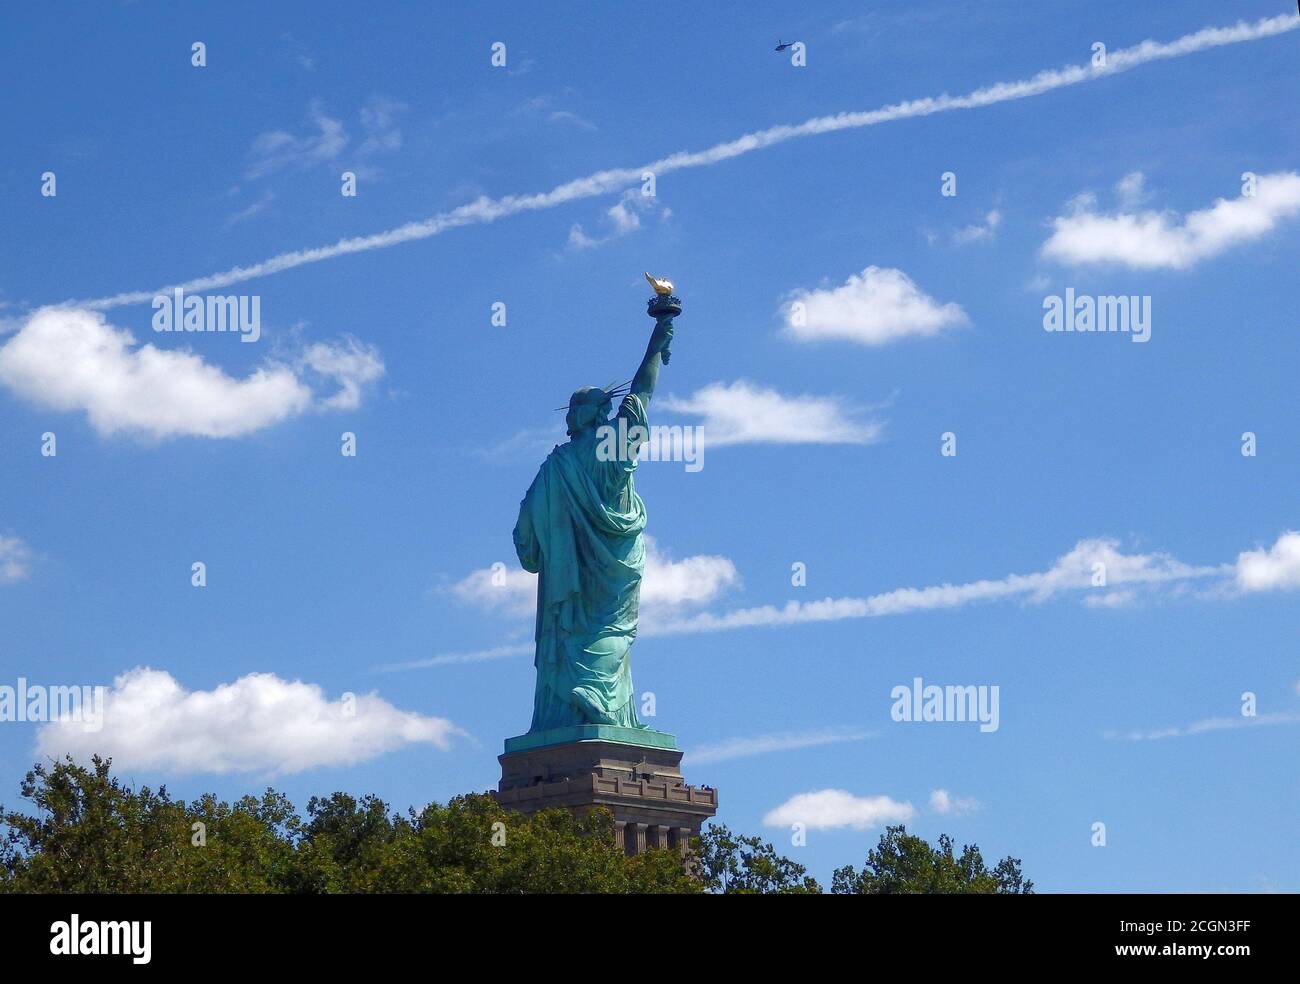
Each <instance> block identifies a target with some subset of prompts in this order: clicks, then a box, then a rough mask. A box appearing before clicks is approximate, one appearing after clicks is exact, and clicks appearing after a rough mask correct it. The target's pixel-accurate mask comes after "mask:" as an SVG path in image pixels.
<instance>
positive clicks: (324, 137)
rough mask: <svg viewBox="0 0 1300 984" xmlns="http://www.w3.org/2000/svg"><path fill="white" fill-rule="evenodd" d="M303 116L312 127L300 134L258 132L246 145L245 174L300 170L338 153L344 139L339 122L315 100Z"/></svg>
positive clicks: (343, 129)
mask: <svg viewBox="0 0 1300 984" xmlns="http://www.w3.org/2000/svg"><path fill="white" fill-rule="evenodd" d="M307 118H308V120H309V122H310V123H311V125H312V127H313V128H314V129H313V130H312V131H311V132H308V133H306V134H303V135H300V136H298V135H294V134H292V133H288V132H287V131H285V130H267V131H266V132H264V133H259V134H258V135H257V136H256V137H255V138H254V139H253V143H252V146H250V147H249V148H248V167H247V169H246V170H245V176H246V177H247V178H249V179H250V180H256V179H257V178H263V177H266V176H267V175H268V174H273V173H275V172H276V171H283V170H301V169H304V168H309V167H313V166H314V165H316V164H322V163H325V162H326V161H332V160H334V159H335V158H336V157H338V155H339V154H340V153H341V152H342V151H343V148H344V147H346V146H347V143H348V134H347V130H346V129H345V128H344V126H343V123H342V122H341V121H339V120H336V119H334V118H333V117H330V116H328V115H326V113H325V111H324V110H323V109H322V108H321V104H320V102H318V101H313V102H312V103H311V105H310V106H309V107H308V109H307Z"/></svg>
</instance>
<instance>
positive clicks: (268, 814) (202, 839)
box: [0, 757, 703, 893]
mask: <svg viewBox="0 0 1300 984" xmlns="http://www.w3.org/2000/svg"><path fill="white" fill-rule="evenodd" d="M110 766H111V762H110V761H109V760H107V759H101V758H98V757H96V758H94V759H93V760H92V765H91V767H90V768H86V767H84V766H81V765H78V764H76V763H75V762H74V761H73V760H72V759H71V758H67V759H65V760H62V761H57V762H54V763H52V764H51V765H50V766H48V767H47V766H44V765H37V766H36V767H35V768H34V769H33V770H32V771H31V772H29V773H28V774H27V776H26V778H25V779H24V781H23V783H22V786H21V792H22V796H23V798H24V799H26V800H27V801H28V802H29V804H30V812H19V811H6V810H3V809H0V827H3V828H4V831H5V836H4V838H3V840H0V891H7V892H49V893H56V892H101V893H119V892H259V893H260V892H294V893H326V892H331V893H332V892H474V893H525V892H548V893H555V892H615V893H631V892H636V893H649V892H699V891H702V890H703V886H702V885H701V884H700V882H699V880H698V879H696V878H694V877H692V876H691V874H690V872H689V871H688V870H687V868H686V866H685V864H684V863H683V860H682V858H681V856H680V855H679V854H678V853H677V852H675V851H670V850H667V849H662V850H659V849H656V850H650V851H647V852H645V853H644V854H641V855H639V856H637V857H634V858H629V857H627V856H626V854H624V852H623V851H622V850H621V849H620V848H619V847H618V846H617V845H616V844H615V840H614V819H613V817H612V816H611V815H610V814H609V812H608V811H605V810H596V811H593V812H592V813H590V814H588V815H586V816H584V817H574V816H572V815H571V814H569V813H568V812H567V811H563V810H548V811H544V812H542V813H539V814H537V815H536V816H533V817H523V816H520V815H519V814H517V813H508V812H506V811H505V810H503V809H502V808H501V807H500V806H499V805H498V804H497V802H496V801H495V800H493V799H492V798H491V797H489V796H480V795H471V796H458V797H456V798H455V799H453V800H452V801H451V802H450V803H448V804H447V805H446V806H440V805H438V804H436V803H435V804H432V805H430V806H428V807H426V808H425V809H424V810H422V811H421V812H419V813H416V812H415V811H414V810H410V811H408V814H407V816H405V817H402V816H397V815H394V814H391V813H390V811H389V808H388V806H387V804H385V803H384V802H383V801H382V800H380V799H378V798H377V797H374V796H365V797H362V798H361V799H359V800H358V799H356V798H355V797H353V796H350V795H348V794H347V793H341V792H339V793H334V794H333V795H331V796H328V797H325V798H316V797H313V798H312V799H311V800H310V801H309V802H308V805H307V813H308V820H307V822H306V823H304V822H303V821H302V819H301V818H300V817H299V816H298V815H297V814H296V813H295V811H294V809H293V804H291V803H290V802H289V801H288V800H287V799H286V798H285V797H284V796H283V795H282V794H280V793H277V792H276V791H275V790H272V789H268V790H267V791H266V792H265V793H264V794H263V795H262V796H261V797H260V798H259V797H253V796H245V797H243V798H242V799H240V800H238V801H237V802H235V803H234V804H227V803H225V802H222V801H220V800H218V799H217V798H216V797H214V796H210V795H205V796H201V797H199V798H198V799H197V800H195V801H193V802H192V803H189V804H187V803H185V802H184V801H180V800H173V799H172V798H171V797H170V795H169V794H168V793H167V790H166V789H165V788H160V789H159V790H158V791H157V792H154V791H152V790H150V789H149V788H148V787H144V788H142V789H140V790H138V791H136V790H133V789H130V788H128V787H126V786H124V785H122V783H121V782H120V781H119V780H118V779H116V778H115V777H113V775H112V774H111V771H110Z"/></svg>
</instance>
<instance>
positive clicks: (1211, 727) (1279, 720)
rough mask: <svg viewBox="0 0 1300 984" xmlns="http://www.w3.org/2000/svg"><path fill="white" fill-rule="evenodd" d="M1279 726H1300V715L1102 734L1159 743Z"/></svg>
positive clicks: (1214, 719)
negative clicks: (1216, 733) (1209, 733)
mask: <svg viewBox="0 0 1300 984" xmlns="http://www.w3.org/2000/svg"><path fill="white" fill-rule="evenodd" d="M1279 724H1300V714H1294V713H1289V712H1278V713H1275V714H1257V715H1256V716H1255V717H1240V716H1239V717H1212V718H1202V719H1201V720H1199V721H1193V722H1192V723H1191V724H1187V725H1179V726H1175V727H1168V728H1152V729H1150V730H1147V731H1106V732H1103V733H1102V737H1104V738H1112V739H1120V740H1123V741H1159V740H1161V739H1164V738H1187V737H1190V736H1192V735H1203V734H1206V733H1208V732H1211V731H1235V730H1236V729H1238V728H1260V727H1270V726H1273V725H1279Z"/></svg>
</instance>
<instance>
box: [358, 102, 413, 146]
mask: <svg viewBox="0 0 1300 984" xmlns="http://www.w3.org/2000/svg"><path fill="white" fill-rule="evenodd" d="M405 112H406V104H405V103H403V102H399V101H398V100H396V99H389V98H387V97H386V96H373V97H371V99H370V100H369V101H368V102H367V103H366V104H365V105H364V106H362V107H361V128H362V129H363V130H364V131H365V133H366V137H365V139H364V140H362V141H361V144H360V146H358V147H357V154H358V155H359V156H362V157H367V156H369V155H371V154H375V153H379V152H381V151H394V150H400V149H401V147H402V131H401V130H400V129H398V127H397V118H398V117H399V116H401V115H402V114H403V113H405Z"/></svg>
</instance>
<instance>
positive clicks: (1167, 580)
mask: <svg viewBox="0 0 1300 984" xmlns="http://www.w3.org/2000/svg"><path fill="white" fill-rule="evenodd" d="M1296 535H1297V534H1292V533H1287V534H1283V536H1282V537H1281V538H1279V543H1282V542H1285V543H1287V544H1288V545H1289V544H1290V542H1291V541H1290V539H1289V538H1290V537H1293V536H1296ZM1252 553H1253V552H1252ZM1265 553H1267V552H1265ZM1251 555H1252V554H1243V555H1242V556H1243V557H1248V556H1251ZM727 563H728V564H730V563H731V562H730V561H727ZM1246 563H1247V565H1248V566H1249V565H1250V564H1251V563H1252V561H1249V560H1248V561H1247V562H1246ZM489 574H490V571H488V570H484V571H478V572H475V573H474V574H473V575H471V576H470V578H467V579H466V581H470V579H471V578H472V579H473V581H474V587H473V589H472V590H473V593H474V594H475V595H479V596H481V597H483V598H490V597H493V596H492V595H489V594H488V589H487V588H486V587H483V584H484V582H485V579H486V578H487V577H488V575H489ZM526 576H527V577H528V579H529V581H528V582H527V583H525V582H524V580H523V577H524V576H523V575H519V574H516V573H515V572H510V574H508V575H507V578H506V581H505V583H504V584H503V585H499V586H495V587H493V588H492V590H493V591H495V592H496V595H495V597H496V598H497V599H498V604H500V605H502V606H504V607H505V608H506V609H507V610H513V612H514V614H515V615H516V616H518V617H522V616H523V615H525V614H527V613H530V612H531V611H532V609H531V596H532V595H531V592H532V591H533V588H532V584H531V579H532V575H526ZM1237 577H1238V565H1236V564H1231V563H1228V564H1215V565H1192V564H1186V563H1183V562H1182V561H1180V560H1177V559H1175V558H1174V557H1171V556H1169V555H1168V554H1165V553H1131V554H1130V553H1124V552H1122V551H1121V550H1120V548H1119V541H1118V540H1116V539H1114V538H1111V537H1095V538H1090V539H1085V540H1080V541H1079V542H1078V543H1076V544H1075V545H1074V547H1073V548H1071V549H1070V550H1069V551H1067V552H1066V553H1065V554H1063V555H1061V556H1060V557H1059V558H1057V560H1056V561H1055V562H1054V563H1053V564H1052V565H1051V566H1050V567H1049V568H1047V569H1046V570H1043V571H1036V572H1033V573H1029V574H1009V575H1007V576H1005V577H1002V578H996V579H984V580H979V581H966V582H962V583H958V584H952V583H948V582H945V583H943V584H936V585H929V586H926V587H920V588H915V587H906V588H895V589H893V590H891V591H886V592H882V593H880V594H874V595H866V596H846V597H839V598H822V599H819V600H816V601H789V602H786V603H785V604H784V605H758V606H754V607H750V608H738V609H733V610H731V611H722V612H717V611H703V612H696V613H694V614H691V613H683V612H682V611H681V610H680V607H677V606H672V605H661V606H654V605H651V606H649V607H648V608H645V609H643V613H642V619H641V625H640V628H639V632H640V635H641V636H642V637H646V638H649V637H653V636H667V635H693V634H697V633H707V632H727V631H733V630H737V629H748V628H762V627H776V626H790V625H806V624H813V623H817V622H836V621H843V620H846V619H859V618H879V617H882V616H888V615H906V614H910V613H913V612H924V611H941V610H952V609H958V608H962V607H965V606H966V605H972V604H983V603H991V602H996V601H1019V602H1021V603H1022V604H1041V603H1043V602H1046V601H1049V600H1051V599H1054V598H1058V597H1064V596H1074V597H1077V598H1080V599H1081V600H1082V601H1083V603H1084V604H1087V605H1094V606H1099V607H1114V606H1117V605H1127V604H1134V603H1136V602H1137V601H1139V600H1141V599H1143V598H1149V597H1152V596H1158V593H1159V592H1160V591H1162V590H1166V591H1170V592H1176V591H1181V590H1183V589H1185V588H1186V587H1187V586H1188V585H1191V584H1195V583H1201V582H1208V583H1209V585H1210V587H1211V588H1212V589H1213V592H1209V591H1207V596H1208V595H1209V594H1211V593H1214V594H1215V595H1216V596H1217V597H1226V596H1228V595H1230V594H1233V593H1240V592H1239V591H1238V590H1237V589H1236V588H1234V582H1235V579H1236V578H1237ZM647 580H649V572H648V571H647ZM727 583H728V584H730V583H731V582H730V578H728V579H727ZM1269 583H1270V584H1273V587H1275V588H1278V589H1281V588H1283V587H1286V586H1289V582H1286V583H1283V582H1281V581H1278V582H1277V583H1274V579H1273V578H1272V576H1271V575H1270V579H1269ZM461 584H462V585H465V584H466V582H461ZM1261 590H1263V589H1262V588H1261ZM696 597H697V600H699V598H700V597H701V596H699V595H697V596H696ZM529 652H532V646H531V644H529V645H526V646H524V645H520V646H517V647H495V648H490V649H484V650H478V651H475V652H474V653H473V654H470V655H468V656H467V655H465V654H455V653H452V654H447V655H446V656H435V657H431V658H429V659H425V660H420V661H415V662H412V663H408V664H404V668H412V669H413V668H416V667H417V666H439V665H444V664H448V663H463V662H479V661H481V660H483V659H495V658H504V657H505V656H508V655H524V654H525V653H529Z"/></svg>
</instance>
